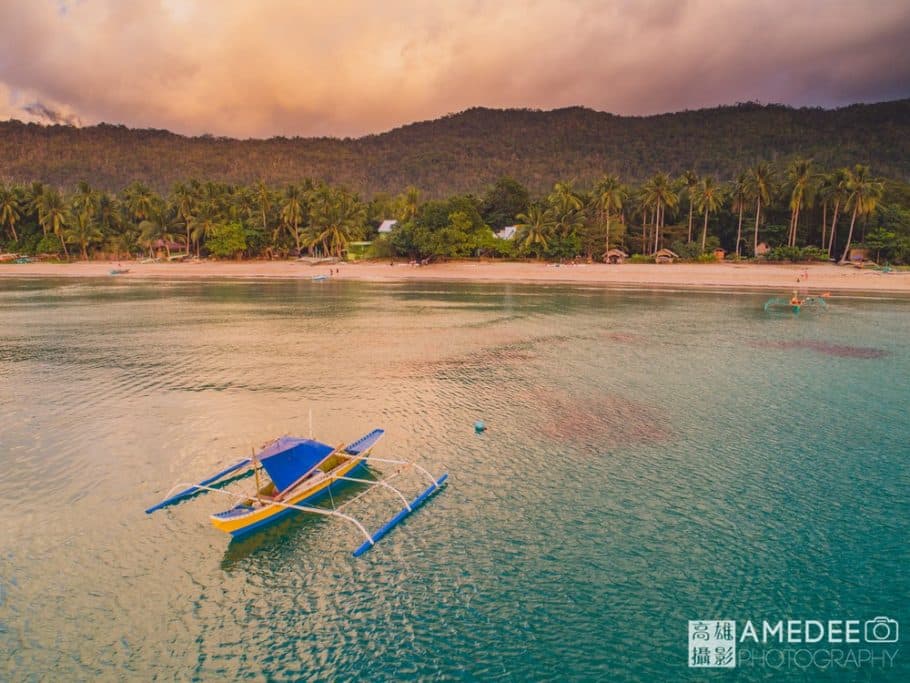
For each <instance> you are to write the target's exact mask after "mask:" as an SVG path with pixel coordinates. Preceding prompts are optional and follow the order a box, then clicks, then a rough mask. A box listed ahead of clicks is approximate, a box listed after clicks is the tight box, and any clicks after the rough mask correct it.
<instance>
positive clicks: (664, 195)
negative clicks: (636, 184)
mask: <svg viewBox="0 0 910 683" xmlns="http://www.w3.org/2000/svg"><path fill="white" fill-rule="evenodd" d="M642 190H643V192H644V198H645V202H646V203H647V204H648V205H649V206H651V207H653V210H654V251H655V252H656V251H657V250H658V249H659V248H660V230H661V228H662V227H663V226H664V213H665V211H666V209H667V207H669V208H671V209H672V208H673V207H675V206H676V205H677V204H678V203H679V195H678V194H677V193H676V192H674V191H673V185H672V183H671V182H670V176H668V175H667V174H666V173H658V174H656V175H654V176H653V177H652V178H651V179H650V180H648V182H647V183H645V185H644V187H643V188H642Z"/></svg>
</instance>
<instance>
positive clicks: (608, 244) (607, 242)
mask: <svg viewBox="0 0 910 683" xmlns="http://www.w3.org/2000/svg"><path fill="white" fill-rule="evenodd" d="M604 242H605V245H606V248H605V249H604V251H605V252H606V251H610V212H609V211H607V236H606V238H604Z"/></svg>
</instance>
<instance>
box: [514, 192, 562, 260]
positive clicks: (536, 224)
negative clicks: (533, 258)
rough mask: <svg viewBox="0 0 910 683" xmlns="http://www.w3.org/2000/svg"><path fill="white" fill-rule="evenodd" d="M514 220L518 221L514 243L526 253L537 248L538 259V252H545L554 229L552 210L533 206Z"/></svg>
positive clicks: (554, 221)
mask: <svg viewBox="0 0 910 683" xmlns="http://www.w3.org/2000/svg"><path fill="white" fill-rule="evenodd" d="M516 218H517V219H518V225H517V226H516V228H517V234H516V235H515V241H516V243H517V244H519V245H520V248H521V249H522V250H523V251H526V252H530V251H531V249H532V248H535V247H539V249H535V251H536V253H537V257H538V258H540V250H543V251H546V250H547V247H548V246H549V241H550V240H551V239H552V238H553V230H554V228H555V227H556V219H555V218H554V217H553V212H552V210H550V209H543V208H541V207H540V206H539V205H537V204H535V205H533V206H531V207H530V208H529V209H528V212H527V213H520V214H518V216H516Z"/></svg>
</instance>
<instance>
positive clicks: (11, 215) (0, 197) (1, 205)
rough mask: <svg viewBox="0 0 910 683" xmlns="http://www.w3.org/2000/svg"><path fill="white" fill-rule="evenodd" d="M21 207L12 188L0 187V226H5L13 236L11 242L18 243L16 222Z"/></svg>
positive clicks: (17, 196)
mask: <svg viewBox="0 0 910 683" xmlns="http://www.w3.org/2000/svg"><path fill="white" fill-rule="evenodd" d="M21 208H22V207H21V205H20V204H19V195H18V193H17V192H16V189H15V188H14V187H12V186H10V187H7V186H6V185H0V225H6V226H7V227H8V228H9V230H10V233H11V234H12V236H13V242H18V241H19V236H18V235H17V234H16V221H18V220H19V218H20V217H21V214H20V213H19V211H20V210H21Z"/></svg>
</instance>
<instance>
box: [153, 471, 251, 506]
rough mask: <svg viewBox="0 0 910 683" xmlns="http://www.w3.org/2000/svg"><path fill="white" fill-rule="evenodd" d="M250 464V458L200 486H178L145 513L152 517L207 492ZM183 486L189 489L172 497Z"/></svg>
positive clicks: (215, 475)
mask: <svg viewBox="0 0 910 683" xmlns="http://www.w3.org/2000/svg"><path fill="white" fill-rule="evenodd" d="M249 464H250V460H249V458H247V459H246V460H241V461H240V462H238V463H237V464H235V465H231V466H230V467H228V468H227V469H223V470H221V471H220V472H219V473H218V474H213V475H212V476H211V477H209V478H208V479H203V480H202V481H200V482H199V483H198V484H192V485H189V484H177V486H174V487H173V488H172V489H171V490H170V491H168V494H167V495H166V496H165V497H164V500H162V501H161V502H160V503H158V504H156V505H153V506H152V507H150V508H149V509H148V510H146V511H145V514H147V515H150V514H152V513H153V512H155V510H160V509H161V508H166V507H168V506H170V505H174V504H175V503H179V502H180V501H182V500H183V499H184V498H191V497H192V496H194V495H196V494H197V493H199V492H200V491H202V490H205V489H206V488H207V487H208V485H209V484H214V483H215V482H216V481H218V480H219V479H221V477H224V476H227V475H228V474H230V473H231V472H236V471H237V470H239V469H240V468H241V467H246V466H247V465H249ZM181 486H188V487H189V488H186V489H185V490H183V491H181V492H180V493H177V494H175V495H171V494H172V493H173V491H174V489H176V488H179V487H181ZM212 490H215V491H217V490H219V489H212Z"/></svg>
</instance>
